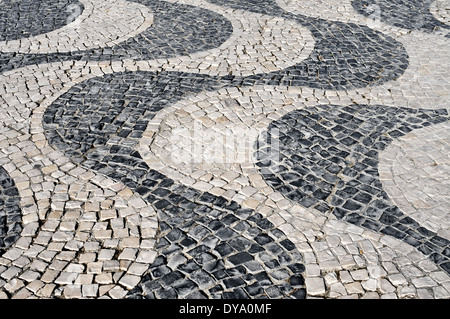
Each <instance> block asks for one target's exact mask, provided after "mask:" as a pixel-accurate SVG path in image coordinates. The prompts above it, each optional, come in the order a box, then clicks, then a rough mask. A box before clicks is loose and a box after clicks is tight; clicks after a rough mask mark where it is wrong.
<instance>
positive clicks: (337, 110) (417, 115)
mask: <svg viewBox="0 0 450 319" xmlns="http://www.w3.org/2000/svg"><path fill="white" fill-rule="evenodd" d="M449 118H450V117H449V115H448V112H447V110H445V109H442V110H414V109H408V108H399V107H388V106H383V105H377V106H365V105H353V106H347V107H342V106H336V105H326V106H324V105H320V106H316V107H311V108H306V109H302V110H296V111H293V112H291V113H289V114H287V115H285V116H284V117H282V118H281V119H280V120H277V121H274V122H272V124H271V125H270V126H269V128H268V130H267V132H266V134H263V135H261V138H260V139H259V140H258V143H257V144H258V145H257V147H258V151H257V153H256V158H257V159H258V161H257V165H258V166H259V170H260V173H261V174H262V176H263V177H264V179H265V180H266V181H267V183H268V184H269V185H271V186H272V187H273V188H274V189H275V190H277V191H279V192H281V193H282V194H284V195H285V196H286V197H287V198H289V199H290V200H292V201H295V202H297V203H299V204H300V205H302V206H304V207H308V208H309V207H311V208H315V209H316V210H319V211H321V212H323V213H332V214H333V215H335V216H336V217H337V218H338V219H341V220H344V221H346V222H349V223H351V224H355V225H358V226H361V227H364V228H366V229H370V230H373V231H375V232H379V233H383V234H387V235H390V236H393V237H395V238H397V239H400V240H403V241H404V242H406V243H408V244H410V245H412V246H414V247H416V248H417V249H418V250H419V251H421V252H422V253H423V254H425V255H426V256H428V257H429V259H431V260H432V261H433V262H435V263H436V264H437V265H439V266H440V267H441V268H442V269H444V270H445V271H446V272H447V273H450V255H449V252H450V241H449V240H447V239H445V238H442V237H440V236H438V235H437V234H436V233H434V232H431V231H429V230H428V229H426V228H425V227H422V226H421V225H419V224H418V223H417V222H416V221H414V220H413V219H412V218H410V217H408V216H406V215H405V214H403V213H402V212H401V211H400V209H399V208H398V207H397V206H396V205H395V204H394V203H393V202H392V200H391V199H390V198H389V196H388V195H387V193H386V192H385V191H384V190H383V186H382V183H381V181H380V179H379V173H378V163H379V158H378V156H379V152H380V151H382V150H384V149H385V148H386V147H387V146H388V145H389V144H390V143H391V142H392V141H393V140H394V139H395V138H398V137H400V136H403V135H405V134H407V133H408V132H410V131H412V130H414V129H419V128H423V127H427V126H430V125H434V124H438V123H442V122H445V121H448V120H449ZM275 132H276V133H277V134H278V133H279V135H278V136H277V135H275V134H274V133H275ZM274 142H276V143H274ZM273 145H274V146H276V147H274V146H273Z"/></svg>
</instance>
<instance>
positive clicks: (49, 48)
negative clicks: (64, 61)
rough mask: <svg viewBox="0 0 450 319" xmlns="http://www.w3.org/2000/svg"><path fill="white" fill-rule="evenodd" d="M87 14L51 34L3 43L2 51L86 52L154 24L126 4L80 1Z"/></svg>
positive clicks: (148, 14)
mask: <svg viewBox="0 0 450 319" xmlns="http://www.w3.org/2000/svg"><path fill="white" fill-rule="evenodd" d="M80 2H81V3H82V4H83V6H84V10H83V12H82V13H81V15H79V16H78V17H77V18H76V19H75V20H74V21H73V22H71V23H69V24H68V25H66V26H64V27H62V28H59V29H57V30H54V31H52V32H49V33H45V34H39V35H36V36H33V37H28V38H25V39H20V40H15V41H11V40H9V41H4V42H0V51H2V52H18V53H27V54H46V53H53V52H71V51H77V50H78V51H80V50H82V51H84V50H89V49H96V48H103V47H110V46H114V45H117V44H119V43H121V42H124V41H125V40H127V39H129V38H131V37H134V36H135V35H137V34H139V33H141V32H143V31H144V30H146V29H147V28H149V27H150V26H151V25H152V23H153V15H152V13H151V11H150V10H149V9H148V8H147V7H146V6H143V5H140V4H137V3H133V2H129V1H126V0H101V1H92V0H80Z"/></svg>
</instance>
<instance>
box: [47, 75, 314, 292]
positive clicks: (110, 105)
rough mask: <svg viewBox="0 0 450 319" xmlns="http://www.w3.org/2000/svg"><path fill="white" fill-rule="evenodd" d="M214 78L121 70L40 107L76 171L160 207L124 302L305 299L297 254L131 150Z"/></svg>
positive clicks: (269, 228)
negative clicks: (150, 244)
mask: <svg viewBox="0 0 450 319" xmlns="http://www.w3.org/2000/svg"><path fill="white" fill-rule="evenodd" d="M225 83H229V81H228V82H227V81H226V80H224V79H221V78H213V77H209V76H206V75H201V74H185V73H178V72H164V73H160V74H158V73H154V72H126V73H120V74H113V75H106V76H104V77H99V78H94V79H90V80H87V81H85V82H83V83H81V84H77V85H76V86H74V87H73V88H72V89H70V90H69V92H67V93H65V94H63V95H62V96H61V97H60V98H59V99H58V100H57V101H55V102H54V103H53V104H52V105H51V106H50V107H49V108H48V109H47V110H46V112H45V114H44V120H43V126H44V130H45V135H46V137H47V139H48V140H49V142H50V144H51V145H53V146H56V147H57V148H59V149H60V150H62V151H63V152H64V153H65V154H66V155H67V156H70V157H71V158H72V159H73V160H74V161H75V162H77V163H79V164H81V165H82V166H83V167H86V168H89V169H92V170H94V171H97V172H100V173H102V174H104V175H106V176H108V177H110V178H112V179H113V180H116V181H121V182H123V183H124V184H125V185H127V186H128V187H130V188H131V189H132V190H133V191H135V192H136V193H138V194H139V195H140V196H142V198H143V199H145V200H146V201H147V202H148V203H149V204H151V205H153V206H154V207H155V209H156V210H157V212H158V219H159V225H160V231H161V233H160V234H159V236H158V239H157V249H158V252H159V254H160V255H159V256H158V258H157V259H156V261H155V262H154V263H153V264H152V265H151V266H150V271H149V273H148V274H147V276H145V277H144V278H143V281H142V283H141V284H140V285H139V286H138V287H137V288H136V289H135V290H134V291H132V292H131V293H130V298H172V297H176V298H193V297H196V298H197V297H198V298H201V297H205V298H218V297H222V298H256V297H268V296H270V297H273V298H282V297H291V298H304V297H305V294H306V292H305V287H304V280H303V277H302V272H303V271H304V266H303V265H302V256H301V254H300V253H299V252H298V251H297V250H296V249H295V246H294V245H293V244H292V242H290V241H289V240H288V239H287V237H286V236H285V235H284V234H283V233H282V232H281V231H279V230H278V229H276V228H275V227H274V225H273V224H272V223H270V222H269V221H268V220H266V219H265V218H263V217H262V216H261V215H259V214H256V213H255V212H254V211H252V210H245V209H242V208H241V207H240V206H239V205H238V204H237V203H235V202H229V201H227V200H226V199H225V198H222V197H218V196H214V195H212V194H210V193H207V192H199V191H197V190H195V189H193V188H187V187H184V186H182V185H179V184H177V183H174V181H173V180H171V179H170V178H167V176H165V175H163V174H161V173H159V172H157V171H155V170H152V169H150V168H149V167H148V165H147V164H146V163H145V162H144V161H143V160H142V157H141V155H140V154H139V153H138V152H136V151H134V147H136V146H137V144H138V143H139V139H140V137H141V136H142V133H143V131H144V130H145V129H146V126H147V124H148V121H149V120H150V119H152V118H153V117H154V115H155V114H156V112H157V111H159V110H161V109H162V108H164V107H166V106H168V105H171V104H173V103H175V102H176V101H179V100H180V99H182V98H183V97H185V96H186V95H187V94H192V93H198V92H200V91H204V90H215V89H218V88H219V87H224V85H225Z"/></svg>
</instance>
